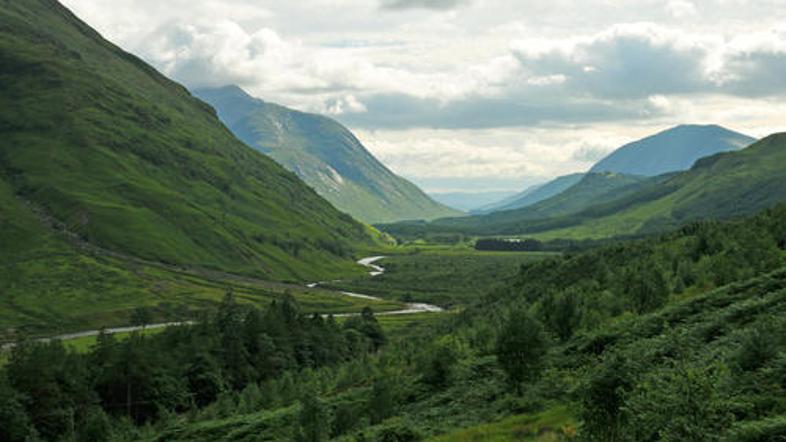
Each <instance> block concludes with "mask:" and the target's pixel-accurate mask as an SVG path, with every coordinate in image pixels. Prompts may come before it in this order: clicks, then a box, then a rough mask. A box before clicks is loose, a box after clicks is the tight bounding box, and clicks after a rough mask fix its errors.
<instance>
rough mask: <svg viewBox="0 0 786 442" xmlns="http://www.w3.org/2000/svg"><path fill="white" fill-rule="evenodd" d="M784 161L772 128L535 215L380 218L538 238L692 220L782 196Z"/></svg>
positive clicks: (785, 138)
mask: <svg viewBox="0 0 786 442" xmlns="http://www.w3.org/2000/svg"><path fill="white" fill-rule="evenodd" d="M784 161H786V134H775V135H771V136H769V137H767V138H765V139H763V140H761V141H758V142H756V143H754V144H753V145H751V146H749V147H748V148H746V149H743V150H741V151H734V152H725V153H721V154H717V155H714V156H711V157H707V158H703V159H701V160H699V161H698V162H697V163H696V164H695V165H694V167H693V168H691V169H690V170H688V171H686V172H681V173H672V174H664V175H660V176H657V177H653V178H650V179H648V180H644V181H641V182H639V183H638V184H637V185H636V186H634V187H622V188H621V189H620V190H621V191H618V192H612V193H608V194H606V195H605V196H604V197H603V198H600V199H598V198H595V199H593V200H592V201H591V204H589V205H586V206H584V207H582V208H580V209H579V210H575V211H573V212H572V213H568V212H562V214H559V213H554V212H552V213H554V215H550V216H548V217H544V216H545V215H544V216H540V219H534V218H537V216H535V215H534V214H535V213H536V211H535V210H534V209H535V208H536V207H537V205H536V206H532V207H529V208H525V209H521V210H519V211H509V212H498V213H492V214H489V215H484V216H472V217H467V218H463V219H457V218H452V219H445V220H437V221H435V222H433V223H431V224H425V223H399V224H396V225H386V226H384V230H386V231H388V232H389V233H391V234H394V235H398V236H401V237H413V236H415V237H417V236H423V235H435V234H440V233H451V234H456V233H462V234H469V235H481V236H482V235H531V236H535V237H537V238H539V239H543V240H552V239H600V238H610V237H615V236H627V235H642V234H648V233H654V232H662V231H666V230H669V229H672V228H675V227H678V226H680V225H682V224H684V223H687V222H690V221H695V220H701V219H725V218H731V217H737V216H742V215H748V214H751V213H755V212H757V211H759V210H762V209H764V208H767V207H771V206H773V205H775V204H778V203H779V202H782V201H786V171H784V169H783V167H782V166H781V165H782V164H784ZM571 190H572V189H571ZM566 193H567V192H566ZM547 201H548V200H547ZM543 203H545V202H541V203H539V204H543ZM541 213H544V214H548V212H541Z"/></svg>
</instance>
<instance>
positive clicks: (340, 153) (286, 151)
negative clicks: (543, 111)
mask: <svg viewBox="0 0 786 442" xmlns="http://www.w3.org/2000/svg"><path fill="white" fill-rule="evenodd" d="M194 93H195V94H196V95H197V96H198V97H200V98H202V99H203V100H205V101H207V102H208V103H210V104H211V105H212V106H214V107H215V108H216V110H217V111H218V115H219V117H220V118H221V119H222V121H223V122H224V123H225V124H226V125H227V127H229V129H230V130H231V131H232V132H233V133H234V134H235V135H236V136H237V137H238V138H240V139H241V140H243V141H245V142H246V143H247V144H248V145H249V146H252V147H254V148H256V149H257V150H259V151H260V152H262V153H264V154H266V155H268V156H270V157H271V158H273V159H274V160H276V161H277V162H278V163H279V164H281V165H283V166H284V167H285V168H287V169H289V170H291V171H293V172H295V173H296V174H297V175H298V176H299V177H300V178H301V179H303V181H305V182H306V183H308V184H309V185H310V186H311V187H312V188H314V190H316V191H317V193H319V194H320V195H322V197H324V198H325V199H327V200H328V201H330V202H331V203H333V205H334V206H336V207H337V208H339V209H340V210H342V211H345V212H347V213H349V214H350V215H352V216H354V217H355V218H356V219H359V220H363V221H365V222H368V223H378V222H391V221H399V220H407V219H427V220H428V219H434V218H439V217H445V216H456V215H458V214H459V212H458V211H456V210H453V209H450V208H448V207H446V206H444V205H442V204H439V203H437V202H435V201H434V200H432V199H431V198H429V197H428V196H427V195H426V194H425V193H423V191H421V190H420V189H419V188H418V187H417V186H415V185H414V184H412V183H410V182H409V181H407V180H405V179H403V178H401V177H399V176H397V175H395V174H394V173H393V172H391V171H390V170H389V169H387V168H386V167H385V166H384V165H383V164H382V163H380V162H379V161H377V159H376V158H374V157H373V156H372V155H371V154H370V153H369V152H368V151H367V150H366V148H365V147H363V145H362V144H361V143H360V141H358V139H357V138H355V136H354V135H353V134H352V133H351V132H350V131H349V130H348V129H347V128H345V127H344V126H342V125H341V124H339V123H338V122H336V121H335V120H332V119H330V118H327V117H324V116H321V115H316V114H309V113H304V112H298V111H295V110H292V109H288V108H286V107H283V106H279V105H277V104H273V103H267V102H264V101H262V100H259V99H256V98H253V97H251V96H250V95H248V94H247V93H245V92H244V91H243V90H242V89H240V88H238V87H237V86H227V87H223V88H218V89H202V90H196V91H194Z"/></svg>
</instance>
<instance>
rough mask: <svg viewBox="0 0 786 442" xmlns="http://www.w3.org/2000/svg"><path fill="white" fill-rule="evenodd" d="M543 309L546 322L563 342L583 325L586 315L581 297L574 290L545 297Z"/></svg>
mask: <svg viewBox="0 0 786 442" xmlns="http://www.w3.org/2000/svg"><path fill="white" fill-rule="evenodd" d="M542 307H543V314H544V316H545V322H546V323H547V324H548V326H549V328H550V329H551V330H552V331H553V332H554V333H556V334H557V336H559V338H560V340H561V341H563V342H564V341H567V340H568V339H570V337H571V336H573V333H574V332H575V331H576V329H577V328H578V327H579V325H580V324H581V319H582V316H583V313H584V312H583V310H582V305H581V297H580V295H579V294H577V293H576V292H575V291H573V290H569V291H567V292H560V293H557V294H551V295H548V296H545V297H544V299H543V304H542Z"/></svg>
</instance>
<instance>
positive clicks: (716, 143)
mask: <svg viewBox="0 0 786 442" xmlns="http://www.w3.org/2000/svg"><path fill="white" fill-rule="evenodd" d="M755 141H756V139H755V138H751V137H749V136H747V135H743V134H741V133H738V132H734V131H731V130H728V129H726V128H723V127H720V126H717V125H706V126H700V125H690V124H688V125H682V126H677V127H674V128H671V129H668V130H665V131H663V132H659V133H657V134H655V135H652V136H649V137H647V138H644V139H642V140H638V141H635V142H633V143H630V144H626V145H625V146H622V147H620V148H619V149H617V150H615V151H614V152H612V153H611V154H609V155H608V156H607V157H606V158H603V159H602V160H600V161H599V162H598V163H597V164H595V165H594V166H593V167H592V169H590V172H596V173H597V172H616V173H627V174H633V175H645V176H656V175H661V174H664V173H669V172H677V171H681V170H687V169H690V168H691V166H693V164H694V163H695V162H696V161H697V160H699V159H700V158H704V157H707V156H710V155H714V154H716V153H720V152H728V151H734V150H739V149H742V148H744V147H746V146H748V145H750V144H752V143H753V142H755Z"/></svg>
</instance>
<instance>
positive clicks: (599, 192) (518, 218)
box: [436, 173, 653, 231]
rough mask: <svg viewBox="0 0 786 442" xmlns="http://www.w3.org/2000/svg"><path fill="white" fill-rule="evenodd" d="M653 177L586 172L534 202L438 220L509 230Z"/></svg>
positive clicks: (599, 200) (604, 198)
mask: <svg viewBox="0 0 786 442" xmlns="http://www.w3.org/2000/svg"><path fill="white" fill-rule="evenodd" d="M651 180H653V178H649V177H643V176H637V175H623V174H618V173H588V174H586V175H581V176H580V180H579V181H578V182H577V183H576V184H574V185H573V186H571V187H569V188H568V189H567V190H565V191H563V192H561V193H558V194H557V195H554V196H552V197H551V198H547V199H544V200H542V201H540V202H538V203H535V204H532V205H529V206H526V207H523V208H520V209H514V210H503V211H499V212H492V213H489V214H486V215H480V216H472V217H464V218H450V219H442V220H438V221H437V222H436V223H437V224H440V225H444V226H461V227H465V228H466V227H469V228H471V229H473V230H479V231H496V230H498V229H503V230H509V229H510V228H511V226H518V225H522V224H524V225H526V224H527V223H528V222H531V221H533V220H544V219H550V218H559V217H562V216H566V215H570V214H572V213H577V212H580V211H582V210H585V209H587V208H589V207H591V206H593V205H597V204H603V203H606V202H610V201H614V200H616V199H618V198H620V197H622V196H625V195H630V194H633V193H635V192H637V191H638V190H640V189H642V188H644V187H647V186H649V182H650V181H651Z"/></svg>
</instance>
